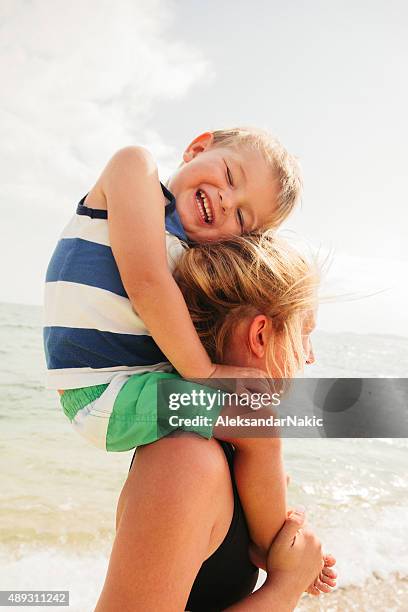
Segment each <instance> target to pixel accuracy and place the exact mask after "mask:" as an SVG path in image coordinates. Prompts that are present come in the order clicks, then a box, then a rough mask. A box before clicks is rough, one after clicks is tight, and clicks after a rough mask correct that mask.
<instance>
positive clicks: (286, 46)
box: [0, 0, 408, 336]
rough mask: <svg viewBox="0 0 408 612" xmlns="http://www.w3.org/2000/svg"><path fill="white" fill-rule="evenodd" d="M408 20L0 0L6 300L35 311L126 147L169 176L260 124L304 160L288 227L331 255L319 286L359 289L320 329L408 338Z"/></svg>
mask: <svg viewBox="0 0 408 612" xmlns="http://www.w3.org/2000/svg"><path fill="white" fill-rule="evenodd" d="M407 22H408V5H407V4H406V3H405V2H404V1H399V0H392V1H390V2H386V1H385V0H383V1H381V2H380V1H378V0H372V1H370V2H369V1H366V0H354V1H350V0H343V1H338V0H331V1H330V2H327V1H326V0H322V1H318V0H308V1H307V2H306V1H301V0H292V1H291V2H289V3H282V2H277V1H275V0H272V1H271V0H270V1H268V2H266V1H265V2H264V1H261V0H253V1H252V2H243V1H241V0H235V1H234V2H227V1H225V0H218V2H216V1H214V0H205V1H198V0H189V1H187V0H177V1H170V0H131V1H128V0H116V2H111V1H106V0H82V1H78V0H74V1H72V2H69V3H67V2H63V1H61V0H2V2H1V3H0V47H1V53H0V71H1V74H2V75H3V78H2V96H1V101H0V181H1V190H0V206H1V217H2V223H1V230H2V235H1V241H0V249H1V259H2V263H3V265H2V283H1V286H0V301H9V302H17V303H20V302H21V303H32V304H39V303H41V300H42V283H43V278H44V274H45V270H46V266H47V262H48V260H49V257H50V255H51V253H52V250H53V248H54V246H55V243H56V240H57V238H58V235H59V233H60V232H61V230H62V228H63V226H64V224H65V223H66V222H67V221H68V219H69V218H70V216H71V215H72V214H73V211H74V209H75V205H76V203H77V201H78V200H79V199H80V198H81V197H82V196H83V195H84V194H85V193H86V192H87V191H88V190H89V188H90V187H91V186H92V184H93V183H94V181H95V180H96V178H97V176H98V174H99V172H100V171H101V169H102V168H103V166H104V165H105V163H106V162H107V160H108V159H109V157H110V156H111V155H112V154H113V153H114V152H115V150H117V149H118V148H120V147H122V146H126V145H129V144H143V145H145V146H147V147H148V148H150V149H151V151H152V152H153V154H154V155H155V156H156V158H157V161H158V164H159V168H160V172H161V176H162V177H163V178H164V177H166V176H168V175H169V173H170V172H171V170H172V169H174V168H175V167H176V166H177V165H178V163H179V161H180V159H181V154H182V151H183V148H184V147H185V146H186V145H187V144H188V142H190V141H191V140H192V139H193V137H194V136H196V135H197V134H199V133H200V132H203V131H206V130H209V129H210V130H211V129H215V128H220V127H229V126H233V125H255V126H259V127H263V128H266V129H269V130H270V131H271V132H272V133H273V134H274V135H276V136H278V137H279V139H280V140H281V141H282V142H283V143H284V144H285V146H286V147H287V148H288V149H289V150H290V151H291V152H293V153H295V154H296V155H297V156H298V157H299V159H300V162H301V164H302V167H303V172H304V181H305V192H304V197H303V201H302V206H301V207H299V209H298V210H297V211H296V213H295V214H294V215H293V216H292V218H291V219H290V220H289V221H288V223H287V224H286V227H287V228H288V229H290V230H291V231H295V232H297V233H298V234H299V235H301V236H302V237H304V239H305V240H306V241H308V242H309V243H310V244H311V245H313V246H314V247H316V248H319V249H320V250H322V251H323V252H330V253H331V262H332V263H331V267H330V269H329V271H328V272H327V274H326V277H325V279H324V283H323V288H322V293H323V294H330V295H331V296H334V297H335V296H336V295H337V296H344V295H352V296H353V299H352V300H345V299H343V298H339V299H337V300H336V299H332V300H331V301H330V303H327V304H326V303H323V304H322V306H321V308H320V317H319V326H320V328H321V329H325V330H328V331H352V332H357V333H378V334H396V335H404V336H408V317H407V315H406V306H405V304H406V302H407V298H408V289H407V288H406V286H404V279H405V277H406V276H407V274H406V272H407V260H408V254H407V251H406V243H407V235H408V234H407V229H406V228H407V222H408V213H407V208H408V196H407V188H406V176H407V172H406V165H407V162H408V155H407V145H406V143H407V141H408V119H407V112H406V109H407V108H408V82H407V79H406V77H405V75H406V67H407V65H408V42H407V38H406V31H407V25H408V24H407ZM357 298H359V299H357Z"/></svg>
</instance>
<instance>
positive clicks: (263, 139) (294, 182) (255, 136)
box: [212, 127, 303, 228]
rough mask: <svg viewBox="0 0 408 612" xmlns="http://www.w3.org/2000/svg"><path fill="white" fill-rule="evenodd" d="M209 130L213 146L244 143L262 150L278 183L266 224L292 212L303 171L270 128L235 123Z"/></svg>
mask: <svg viewBox="0 0 408 612" xmlns="http://www.w3.org/2000/svg"><path fill="white" fill-rule="evenodd" d="M212 134H213V136H214V146H227V147H240V146H247V147H250V148H253V149H256V150H258V151H260V152H261V153H262V155H263V156H264V158H265V160H266V162H267V163H268V164H269V165H270V167H271V169H272V171H273V174H274V176H275V177H276V178H277V179H278V181H279V185H280V190H279V196H278V202H277V207H276V210H274V211H273V212H272V213H271V218H270V220H269V223H268V224H267V227H268V228H274V227H278V226H279V225H280V224H281V223H282V222H283V221H284V220H285V219H286V218H287V217H288V215H289V214H290V213H291V211H292V210H293V208H294V206H295V205H296V203H297V202H298V201H299V200H300V197H301V194H302V186H303V181H302V172H301V168H300V165H299V163H298V161H297V159H296V157H294V156H293V155H291V154H290V153H289V152H288V151H287V150H286V149H285V147H284V146H283V145H282V144H281V143H280V142H279V140H277V139H276V138H274V137H273V136H272V135H271V134H269V132H267V131H265V130H261V129H258V128H251V127H235V128H231V129H227V130H215V131H213V132H212Z"/></svg>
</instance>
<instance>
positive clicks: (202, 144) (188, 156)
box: [183, 132, 214, 162]
mask: <svg viewBox="0 0 408 612" xmlns="http://www.w3.org/2000/svg"><path fill="white" fill-rule="evenodd" d="M213 142H214V135H213V133H212V132H204V134H200V136H197V138H194V140H193V142H191V143H190V144H189V145H188V147H187V149H186V150H185V151H184V153H183V161H184V162H189V161H191V160H192V159H194V158H195V157H196V156H197V155H198V154H199V153H202V152H203V151H205V150H206V149H209V148H210V147H211V146H212V144H213Z"/></svg>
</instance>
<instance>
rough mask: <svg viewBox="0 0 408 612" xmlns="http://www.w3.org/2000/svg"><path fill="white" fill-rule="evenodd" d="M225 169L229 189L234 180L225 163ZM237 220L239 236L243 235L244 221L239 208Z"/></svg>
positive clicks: (232, 185)
mask: <svg viewBox="0 0 408 612" xmlns="http://www.w3.org/2000/svg"><path fill="white" fill-rule="evenodd" d="M225 167H226V169H227V181H228V183H229V185H230V186H231V187H234V179H233V176H232V172H231V168H230V167H229V166H228V164H227V162H225ZM237 220H238V224H239V227H240V230H241V234H244V233H245V220H244V215H243V212H242V210H241V209H240V208H237Z"/></svg>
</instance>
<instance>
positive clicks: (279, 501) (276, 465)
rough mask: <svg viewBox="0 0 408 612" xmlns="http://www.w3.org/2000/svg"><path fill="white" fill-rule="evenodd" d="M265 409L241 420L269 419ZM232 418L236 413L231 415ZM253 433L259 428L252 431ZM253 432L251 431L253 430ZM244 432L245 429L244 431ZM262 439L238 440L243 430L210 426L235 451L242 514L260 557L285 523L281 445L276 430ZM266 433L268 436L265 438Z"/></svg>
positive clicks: (248, 414)
mask: <svg viewBox="0 0 408 612" xmlns="http://www.w3.org/2000/svg"><path fill="white" fill-rule="evenodd" d="M271 414H272V413H271V411H269V410H267V409H266V410H263V409H261V410H258V411H256V413H254V411H252V410H251V411H250V412H249V413H246V414H242V412H241V416H242V417H244V418H245V417H246V416H247V417H250V418H253V417H254V416H255V415H256V416H259V417H261V416H270V415H271ZM235 415H236V413H235ZM255 430H256V433H257V434H259V433H260V429H259V428H256V429H255ZM255 430H253V431H255ZM245 431H246V430H245ZM262 433H263V435H264V437H257V438H249V437H242V434H243V429H242V427H241V428H239V427H237V428H231V427H229V426H219V425H216V426H215V427H214V431H213V434H214V437H215V438H218V439H221V440H225V441H227V442H231V443H232V444H233V445H234V447H235V449H236V452H235V458H234V473H235V480H236V483H237V487H238V492H239V496H240V499H241V502H242V506H243V508H244V511H245V516H246V520H247V523H248V528H249V533H250V536H251V540H252V542H253V543H254V545H255V546H256V548H257V552H258V553H259V554H260V555H262V556H263V555H266V553H267V551H268V550H269V548H270V546H271V543H272V540H273V539H274V537H275V536H276V534H277V533H278V531H279V530H280V528H281V527H282V525H283V523H284V522H285V520H286V514H287V508H286V488H287V486H286V475H285V470H284V466H283V459H282V442H281V439H280V438H279V436H278V432H277V430H276V429H274V428H271V429H270V430H269V431H268V432H267V431H266V430H265V431H263V432H262ZM266 434H268V435H269V437H266Z"/></svg>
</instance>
